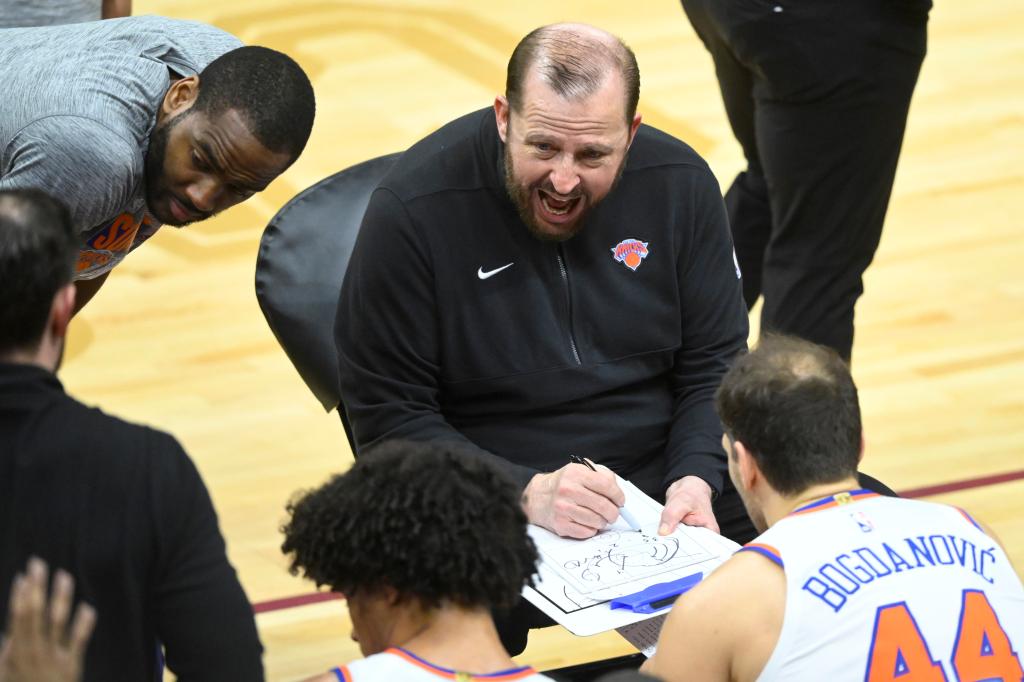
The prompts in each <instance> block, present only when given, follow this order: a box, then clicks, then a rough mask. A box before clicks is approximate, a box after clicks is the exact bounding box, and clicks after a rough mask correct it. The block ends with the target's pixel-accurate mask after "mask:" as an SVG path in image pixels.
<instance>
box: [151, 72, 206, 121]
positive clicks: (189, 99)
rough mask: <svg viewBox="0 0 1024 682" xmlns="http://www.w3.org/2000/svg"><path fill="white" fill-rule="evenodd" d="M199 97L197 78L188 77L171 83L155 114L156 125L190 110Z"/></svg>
mask: <svg viewBox="0 0 1024 682" xmlns="http://www.w3.org/2000/svg"><path fill="white" fill-rule="evenodd" d="M198 96H199V76H188V77H187V78H179V79H178V80H176V81H172V82H171V87H169V88H167V92H166V93H165V94H164V101H163V102H162V103H161V105H160V111H159V113H158V114H157V124H160V123H162V122H163V120H164V119H168V118H174V117H175V116H177V115H178V114H180V113H182V112H184V111H186V110H188V109H191V108H192V105H193V104H195V103H196V97H198Z"/></svg>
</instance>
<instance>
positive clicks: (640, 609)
mask: <svg viewBox="0 0 1024 682" xmlns="http://www.w3.org/2000/svg"><path fill="white" fill-rule="evenodd" d="M703 577H704V573H702V572H701V571H697V572H696V573H694V574H693V575H688V576H686V577H685V578H680V579H679V580H672V581H669V582H667V583H658V584H657V585H651V586H650V587H648V588H646V589H644V590H641V591H639V592H636V593H634V594H627V595H626V596H624V597H618V598H617V599H612V600H611V602H609V604H608V605H609V606H610V607H611V608H612V609H613V610H614V609H628V610H630V611H632V612H633V613H655V612H657V611H661V610H662V609H667V608H668V607H670V606H672V604H674V603H675V601H676V599H678V598H679V596H680V595H681V594H684V593H685V592H688V591H690V590H691V589H693V587H694V586H695V585H696V584H697V583H699V582H700V581H701V579H702V578H703Z"/></svg>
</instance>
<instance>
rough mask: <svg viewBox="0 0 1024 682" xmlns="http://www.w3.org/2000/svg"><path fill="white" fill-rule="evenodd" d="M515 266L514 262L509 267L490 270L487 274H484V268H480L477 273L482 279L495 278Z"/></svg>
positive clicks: (504, 266)
mask: <svg viewBox="0 0 1024 682" xmlns="http://www.w3.org/2000/svg"><path fill="white" fill-rule="evenodd" d="M513 265H515V263H514V262H512V263H509V264H508V265H502V266H501V267H500V268H495V269H494V270H488V271H487V272H484V269H483V268H479V269H477V271H476V276H477V277H479V278H480V279H487V278H488V277H494V276H495V275H497V274H498V273H499V272H501V271H502V270H505V269H507V268H510V267H512V266H513Z"/></svg>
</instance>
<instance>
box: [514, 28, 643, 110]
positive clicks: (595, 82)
mask: <svg viewBox="0 0 1024 682" xmlns="http://www.w3.org/2000/svg"><path fill="white" fill-rule="evenodd" d="M531 71H534V72H536V73H537V75H538V76H539V77H540V79H541V80H542V81H543V82H544V83H545V84H546V85H547V86H548V87H550V88H551V89H552V90H554V91H555V92H556V93H558V94H559V95H561V96H562V97H564V98H566V99H570V100H577V99H584V98H586V97H588V96H589V95H591V94H593V93H594V92H595V91H596V90H597V89H598V88H600V87H601V85H603V84H604V82H605V81H606V80H607V79H608V78H609V77H611V76H614V75H615V74H618V75H619V76H620V77H621V78H622V81H623V84H624V90H625V93H626V101H625V102H624V105H625V111H624V116H625V120H626V123H627V125H628V124H630V123H631V122H632V121H633V117H634V116H635V115H636V105H637V101H638V100H639V99H640V69H639V67H637V64H636V55H634V54H633V51H632V50H630V49H629V47H628V46H627V45H626V44H625V43H624V42H622V41H621V40H619V39H618V38H616V37H615V36H613V35H611V34H610V33H607V32H605V31H602V30H601V29H598V28H595V27H593V26H588V25H587V24H552V25H550V26H542V27H541V28H538V29H535V30H533V31H531V32H530V33H529V34H528V35H527V36H526V37H525V38H523V39H522V40H521V41H519V44H518V45H517V46H516V49H515V50H514V51H513V52H512V57H511V58H510V59H509V61H508V76H507V78H506V81H505V96H506V98H507V99H508V103H509V106H510V107H511V108H512V110H513V111H515V112H517V113H518V112H520V111H521V110H522V109H521V105H522V101H521V100H522V90H523V83H524V82H525V80H526V76H527V74H529V73H530V72H531Z"/></svg>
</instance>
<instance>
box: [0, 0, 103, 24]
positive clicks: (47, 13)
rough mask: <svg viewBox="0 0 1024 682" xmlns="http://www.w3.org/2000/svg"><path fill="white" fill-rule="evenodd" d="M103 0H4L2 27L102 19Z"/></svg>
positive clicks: (0, 7) (1, 1)
mask: <svg viewBox="0 0 1024 682" xmlns="http://www.w3.org/2000/svg"><path fill="white" fill-rule="evenodd" d="M102 15H103V0H0V28H12V27H14V26H51V25H53V24H76V23H78V22H81V21H98V20H99V19H100V18H102Z"/></svg>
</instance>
